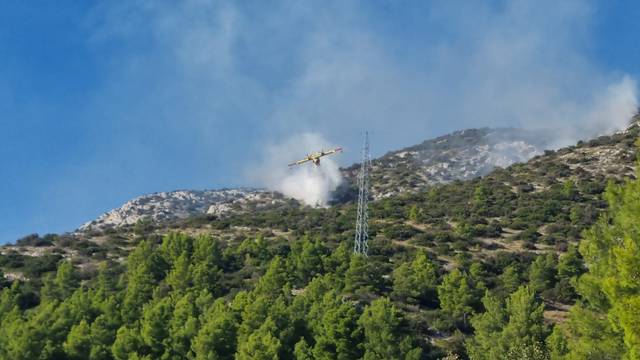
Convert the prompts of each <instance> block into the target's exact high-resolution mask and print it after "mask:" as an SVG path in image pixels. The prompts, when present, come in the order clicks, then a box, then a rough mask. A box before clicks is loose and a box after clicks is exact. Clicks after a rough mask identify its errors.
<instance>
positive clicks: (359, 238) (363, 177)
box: [353, 132, 371, 256]
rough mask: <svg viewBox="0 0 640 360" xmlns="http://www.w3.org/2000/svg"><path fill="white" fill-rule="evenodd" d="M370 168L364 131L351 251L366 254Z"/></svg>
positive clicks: (366, 136)
mask: <svg viewBox="0 0 640 360" xmlns="http://www.w3.org/2000/svg"><path fill="white" fill-rule="evenodd" d="M370 168H371V155H370V154H369V133H368V132H365V133H364V145H363V147H362V164H361V165H360V173H359V174H358V217H357V220H356V237H355V242H354V245H353V252H354V253H356V254H361V255H364V256H367V253H368V252H369V243H368V241H369V213H368V209H367V207H368V205H369V169H370Z"/></svg>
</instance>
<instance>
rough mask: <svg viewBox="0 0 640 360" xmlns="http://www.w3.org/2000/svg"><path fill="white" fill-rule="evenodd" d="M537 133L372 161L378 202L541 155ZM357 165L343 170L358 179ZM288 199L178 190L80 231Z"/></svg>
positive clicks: (452, 143)
mask: <svg viewBox="0 0 640 360" xmlns="http://www.w3.org/2000/svg"><path fill="white" fill-rule="evenodd" d="M541 138H543V137H542V136H539V134H535V133H532V132H528V131H524V130H517V129H489V128H483V129H469V130H462V131H456V132H454V133H452V134H448V135H445V136H441V137H438V138H435V139H431V140H426V141H424V142H423V143H421V144H419V145H414V146H411V147H408V148H405V149H402V150H398V151H393V152H390V153H388V154H386V155H384V156H382V157H381V158H379V159H375V160H374V161H373V171H372V177H373V181H372V184H373V189H372V193H373V196H374V198H382V197H389V196H391V195H394V194H397V193H401V192H406V191H415V190H418V189H420V188H422V187H424V186H426V185H429V184H435V183H447V182H451V181H453V180H467V179H471V178H474V177H477V176H481V175H485V174H487V173H489V172H490V171H491V170H493V169H494V168H496V167H506V166H509V165H511V164H512V163H514V162H523V161H527V160H528V159H530V158H532V157H533V156H535V155H538V154H540V153H541V152H542V150H543V148H544V145H543V144H544V142H542V141H540V139H541ZM357 170H358V167H357V165H353V166H351V167H349V168H346V169H344V171H343V172H344V174H345V177H346V178H348V179H354V178H355V176H356V174H357ZM279 201H280V202H282V201H284V200H283V198H282V197H281V196H279V195H278V194H275V193H273V192H268V191H265V190H260V189H225V190H202V191H197V190H179V191H172V192H159V193H153V194H148V195H143V196H140V197H137V198H135V199H133V200H130V201H127V202H126V203H125V204H123V205H122V206H121V207H119V208H117V209H113V210H111V211H109V212H107V213H105V214H103V215H101V216H100V217H98V218H97V219H95V220H93V221H90V222H87V223H86V224H84V225H82V226H80V228H79V229H78V230H79V231H81V232H86V231H90V230H94V231H104V230H107V229H110V228H114V227H120V226H123V225H132V224H135V223H136V222H138V221H140V220H143V219H145V220H149V221H152V222H155V223H166V222H169V221H172V220H176V219H184V218H187V217H189V216H192V215H202V214H213V215H223V214H226V213H228V212H230V211H235V212H244V211H245V210H250V209H253V208H254V207H256V206H257V207H261V206H266V205H273V204H275V203H277V202H279Z"/></svg>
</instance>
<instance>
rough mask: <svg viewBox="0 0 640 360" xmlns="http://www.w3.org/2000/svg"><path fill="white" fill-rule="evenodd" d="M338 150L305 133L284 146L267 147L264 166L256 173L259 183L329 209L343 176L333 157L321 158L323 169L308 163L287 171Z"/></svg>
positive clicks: (313, 135)
mask: <svg viewBox="0 0 640 360" xmlns="http://www.w3.org/2000/svg"><path fill="white" fill-rule="evenodd" d="M333 147H335V145H334V144H331V143H330V142H328V141H327V140H326V139H324V138H323V137H322V136H321V135H319V134H315V133H305V134H301V135H296V136H293V137H291V138H289V139H287V140H285V141H284V142H282V143H279V144H275V145H267V146H266V151H265V156H264V158H263V159H262V164H263V165H262V166H260V167H259V168H257V169H256V170H257V171H256V172H253V174H254V177H257V178H256V180H257V181H258V182H260V183H261V184H264V185H265V186H267V187H268V188H269V189H271V190H276V191H279V192H281V193H283V194H285V195H287V196H290V197H292V198H294V199H297V200H300V201H302V202H303V203H304V204H306V205H310V206H326V205H327V204H328V202H329V200H331V199H330V195H331V192H332V191H333V190H335V189H336V188H337V187H338V185H340V184H341V183H342V174H341V173H340V169H339V167H338V164H337V163H336V161H335V159H334V158H333V157H334V156H340V155H332V156H326V157H323V158H321V160H320V166H315V165H314V164H312V163H310V162H308V163H304V164H301V165H298V166H293V167H290V168H289V167H288V166H287V164H289V163H292V162H293V161H296V160H299V159H301V158H303V157H304V156H306V155H307V154H309V153H311V152H315V151H320V150H322V149H325V150H326V149H329V148H333Z"/></svg>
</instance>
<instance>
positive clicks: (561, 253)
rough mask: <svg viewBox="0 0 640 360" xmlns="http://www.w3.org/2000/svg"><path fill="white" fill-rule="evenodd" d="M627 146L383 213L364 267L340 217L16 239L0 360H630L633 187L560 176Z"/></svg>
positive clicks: (636, 188) (636, 274)
mask: <svg viewBox="0 0 640 360" xmlns="http://www.w3.org/2000/svg"><path fill="white" fill-rule="evenodd" d="M636 137H637V130H635V129H634V130H633V131H630V132H627V133H624V134H618V135H615V136H611V137H603V138H600V139H598V140H594V141H593V142H591V143H581V144H578V145H577V146H576V147H572V148H571V149H569V150H562V151H559V152H550V153H548V154H546V155H544V156H542V157H539V158H536V159H533V160H532V161H530V162H528V163H526V164H516V165H513V166H511V167H509V168H507V169H498V170H496V171H494V172H492V173H491V174H490V175H488V176H485V177H483V178H478V179H474V180H470V181H464V182H463V181H457V182H453V183H450V184H446V185H436V186H431V187H427V188H425V189H423V190H421V191H417V192H410V193H403V194H400V195H397V196H393V197H389V198H384V199H380V200H377V201H375V202H373V203H372V206H371V219H372V220H371V240H370V247H371V248H370V252H369V256H368V257H364V256H361V255H354V254H353V250H352V247H353V234H354V231H353V222H354V220H355V207H354V205H353V203H352V202H349V201H346V202H344V203H342V204H336V205H334V206H331V207H328V208H310V207H304V206H298V205H295V204H289V203H285V204H278V205H275V206H274V207H273V208H267V209H262V210H260V211H255V212H253V213H250V214H246V213H245V214H236V215H229V216H224V217H218V216H198V217H191V218H189V219H186V220H179V221H175V222H172V223H170V224H154V223H150V222H145V221H140V222H139V223H137V224H136V225H135V226H131V227H129V228H123V229H111V230H108V231H105V232H104V233H100V234H93V235H95V237H96V238H100V239H106V240H104V241H101V242H96V241H90V240H86V239H74V238H70V237H68V236H65V235H60V236H59V235H47V236H43V237H40V236H37V235H34V236H31V237H27V238H24V239H21V240H20V241H19V243H22V244H23V245H30V246H33V247H35V248H38V247H52V246H54V245H55V246H54V247H53V248H54V251H51V252H49V253H47V254H46V255H43V256H30V255H25V254H18V253H10V252H4V253H3V255H1V256H0V267H1V268H2V269H3V270H4V271H5V272H16V271H19V272H20V273H21V274H24V277H22V278H15V279H13V280H4V279H5V277H4V276H0V279H3V280H2V281H3V282H2V283H0V287H1V288H2V290H1V294H0V323H1V324H2V326H1V329H0V358H1V359H25V360H26V359H29V360H31V359H118V360H122V359H443V358H444V359H480V360H482V359H488V360H489V359H554V360H556V359H640V225H638V221H637V218H638V215H639V214H640V180H635V178H637V175H636V176H634V175H633V173H632V171H631V170H630V169H631V168H630V167H625V166H621V169H622V170H619V171H617V172H616V171H614V170H611V171H610V173H608V174H600V173H597V172H590V171H586V170H585V168H587V169H588V165H589V164H588V162H589V161H591V160H589V161H587V160H585V164H584V167H581V166H576V162H574V161H572V162H571V164H567V163H566V162H563V161H564V160H563V159H565V157H564V156H565V155H566V154H568V153H571V152H575V151H578V150H580V149H585V148H594V149H595V148H598V147H599V146H603V145H608V144H618V145H619V144H622V146H623V147H624V148H625V149H631V152H632V153H633V152H635V150H633V149H634V147H633V142H634V141H635V138H636ZM634 158H635V155H634V156H633V157H631V158H629V159H628V161H629V162H630V164H631V165H633V161H634ZM577 163H578V165H580V164H579V162H577ZM570 165H573V166H570ZM630 171H631V172H630ZM377 181H381V180H379V179H378V180H377ZM62 247H64V248H69V249H72V250H73V251H74V253H75V254H77V255H78V256H77V257H76V258H75V259H79V258H82V259H84V260H85V261H77V260H73V259H71V258H68V257H63V256H62V255H61V254H59V253H56V251H55V249H57V248H62Z"/></svg>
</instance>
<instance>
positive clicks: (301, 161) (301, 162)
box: [289, 158, 311, 166]
mask: <svg viewBox="0 0 640 360" xmlns="http://www.w3.org/2000/svg"><path fill="white" fill-rule="evenodd" d="M307 161H311V159H309V158H307V159H302V160H298V161H294V162H292V163H291V164H289V166H296V165H300V164H304V163H306V162H307Z"/></svg>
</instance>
